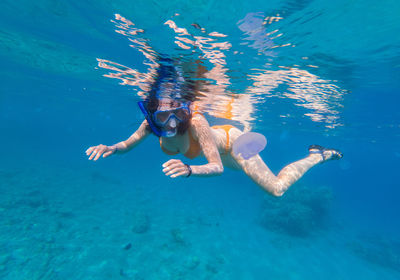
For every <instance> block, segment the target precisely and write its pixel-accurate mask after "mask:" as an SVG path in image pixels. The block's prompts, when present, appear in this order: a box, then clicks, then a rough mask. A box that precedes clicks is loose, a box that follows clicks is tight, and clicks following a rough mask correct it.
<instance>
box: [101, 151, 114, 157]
mask: <svg viewBox="0 0 400 280" xmlns="http://www.w3.org/2000/svg"><path fill="white" fill-rule="evenodd" d="M113 152H114V151H108V152H105V153H104V154H103V158H106V157H108V156H110V155H112V153H113Z"/></svg>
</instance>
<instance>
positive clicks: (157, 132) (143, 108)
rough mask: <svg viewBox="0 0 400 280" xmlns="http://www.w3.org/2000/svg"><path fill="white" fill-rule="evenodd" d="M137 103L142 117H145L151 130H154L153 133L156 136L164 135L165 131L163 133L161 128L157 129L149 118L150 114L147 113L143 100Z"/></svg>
mask: <svg viewBox="0 0 400 280" xmlns="http://www.w3.org/2000/svg"><path fill="white" fill-rule="evenodd" d="M138 105H139V108H140V110H141V111H142V113H143V115H144V117H145V118H146V120H147V123H148V124H149V125H150V128H151V130H152V131H153V132H154V134H155V135H157V136H158V137H162V136H166V135H165V133H163V131H162V130H161V129H159V128H158V127H157V126H156V125H155V123H154V122H153V120H152V119H151V115H150V114H149V112H147V109H146V108H145V106H144V102H143V101H139V102H138Z"/></svg>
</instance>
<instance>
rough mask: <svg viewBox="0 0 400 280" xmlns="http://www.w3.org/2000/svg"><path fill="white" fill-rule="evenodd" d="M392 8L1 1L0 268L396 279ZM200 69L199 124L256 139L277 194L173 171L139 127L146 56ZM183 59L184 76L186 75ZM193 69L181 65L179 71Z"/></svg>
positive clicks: (67, 274)
mask: <svg viewBox="0 0 400 280" xmlns="http://www.w3.org/2000/svg"><path fill="white" fill-rule="evenodd" d="M399 15H400V2H399V1H396V0H384V1H372V0H363V1H361V0H354V1H346V0H338V1H324V0H269V1H259V0H251V1H236V0H230V1H225V0H221V1H213V0H193V1H182V0H174V1H143V0H136V1H128V0H114V1H105V0H96V1H93V0H82V1H62V0H37V1H27V0H14V1H11V0H2V1H1V3H0V64H1V67H0V84H1V86H0V131H1V138H0V144H1V146H0V149H1V152H0V155H1V160H0V279H6V280H16V279H29V280H34V279H51V280H53V279H68V280H70V279H85V280H88V279H107V280H109V279H121V280H123V279H136V280H139V279H140V280H144V279H166V280H168V279H174V280H178V279H207V280H208V279H218V280H226V279H229V280H230V279H239V280H248V279H255V280H258V279H260V280H261V279H262V280H264V279H290V280H292V279H307V280H309V279H335V280H336V279H362V280H371V279H380V280H381V279H385V280H395V279H400V218H399V214H400V183H399V168H400V111H399V105H400V98H399V94H400V91H399V89H400V51H399V50H400V36H399V34H400V16H399ZM157 56H164V57H167V58H171V59H174V60H175V61H180V62H181V64H182V65H185V67H187V68H189V69H192V70H191V71H192V72H190V71H189V70H185V71H184V73H183V75H189V74H190V73H191V74H192V76H193V73H195V72H196V71H198V69H199V67H200V66H201V67H202V68H201V69H203V70H202V71H203V72H204V73H205V74H204V75H203V78H202V79H203V81H201V82H203V83H204V84H207V87H205V88H204V89H203V91H202V92H201V94H200V96H199V98H198V102H197V103H198V104H197V105H198V108H199V110H200V111H202V112H203V113H204V115H205V116H206V118H207V119H208V120H209V122H210V124H211V125H214V124H224V123H227V124H233V125H235V126H237V127H239V128H241V129H243V130H246V131H254V132H258V133H261V134H263V135H265V136H266V138H267V140H268V144H267V147H266V148H265V150H263V151H262V152H261V153H260V155H261V157H262V158H263V159H264V161H265V162H266V164H267V165H268V166H269V167H270V169H271V170H272V171H273V172H274V173H275V174H277V173H278V172H279V171H280V170H281V169H282V168H283V167H284V166H285V165H287V164H289V163H291V162H293V161H296V160H299V159H301V158H303V157H305V156H307V154H308V150H307V148H308V146H309V145H311V144H319V145H323V146H326V147H333V148H337V149H339V150H341V151H342V152H343V154H344V157H343V159H341V160H340V161H329V162H326V163H323V164H320V165H317V166H315V167H314V168H312V169H311V170H310V171H309V172H308V173H306V174H305V175H304V176H303V177H302V178H301V179H300V180H299V181H298V182H297V183H295V184H294V185H293V186H292V187H291V188H290V189H289V190H288V191H287V192H286V193H285V195H284V196H282V197H272V196H271V195H269V194H267V193H266V192H264V191H263V190H262V189H261V188H259V187H258V186H257V185H256V184H255V183H253V182H252V181H251V180H250V179H249V178H248V177H247V176H246V175H245V174H244V173H243V172H237V171H232V170H229V169H228V168H225V171H224V173H223V174H222V175H221V176H216V177H195V176H193V177H190V178H175V179H171V178H169V177H167V176H165V175H164V173H163V172H162V164H163V163H164V162H166V161H167V160H169V159H171V158H178V159H181V160H182V161H184V162H186V163H189V164H204V163H206V160H205V159H201V158H199V159H195V160H189V159H186V158H184V157H183V156H180V155H179V156H174V157H171V156H168V155H166V154H164V153H163V152H162V151H161V149H160V148H159V143H158V139H157V137H155V136H150V137H148V138H147V139H146V140H145V141H144V142H142V143H141V144H140V145H139V146H137V147H135V148H134V149H133V150H131V151H130V152H129V153H126V154H123V155H115V156H111V157H109V158H106V159H99V160H98V161H96V162H94V161H89V160H88V157H87V156H86V154H85V151H86V149H87V148H88V147H90V146H94V145H98V144H105V145H112V144H115V143H117V142H119V141H122V140H125V139H127V138H128V137H129V136H130V135H131V134H132V133H133V132H134V131H135V130H136V129H137V128H138V125H139V124H140V123H141V122H142V121H143V115H142V113H141V112H140V110H139V108H138V106H137V102H138V101H140V100H143V97H144V96H145V94H146V92H147V91H148V85H149V84H148V83H146V79H147V78H151V77H152V71H153V70H154V69H155V67H156V64H155V63H156V62H155V59H154V58H155V57H157ZM193 69H197V70H193ZM188 73H189V74H188Z"/></svg>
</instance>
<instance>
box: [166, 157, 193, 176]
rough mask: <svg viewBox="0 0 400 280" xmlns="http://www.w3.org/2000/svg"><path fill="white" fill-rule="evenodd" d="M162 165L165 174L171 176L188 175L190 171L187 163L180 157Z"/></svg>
mask: <svg viewBox="0 0 400 280" xmlns="http://www.w3.org/2000/svg"><path fill="white" fill-rule="evenodd" d="M162 166H163V167H164V169H163V172H164V173H165V175H166V176H171V178H175V177H179V176H183V175H187V172H188V170H187V167H186V165H185V164H184V163H183V162H182V161H180V160H178V159H171V160H169V161H167V162H166V163H164V164H163V165H162Z"/></svg>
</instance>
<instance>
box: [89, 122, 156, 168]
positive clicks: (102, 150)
mask: <svg viewBox="0 0 400 280" xmlns="http://www.w3.org/2000/svg"><path fill="white" fill-rule="evenodd" d="M147 127H148V123H147V121H146V120H144V121H143V122H142V124H141V125H140V126H139V128H138V129H137V130H136V131H135V132H134V133H133V134H132V135H131V136H130V137H129V138H128V139H127V140H125V141H121V142H119V143H117V144H114V145H112V146H106V145H102V144H100V145H97V146H93V147H90V148H89V149H87V150H86V155H87V156H89V160H92V159H93V160H98V159H99V158H100V157H101V156H102V155H103V158H106V157H108V156H110V155H112V154H117V153H118V154H119V153H126V152H128V151H130V150H131V149H132V148H134V147H135V146H136V145H138V144H139V143H140V142H141V141H142V140H143V139H144V138H146V136H148V135H149V134H150V130H149V129H148V128H147Z"/></svg>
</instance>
